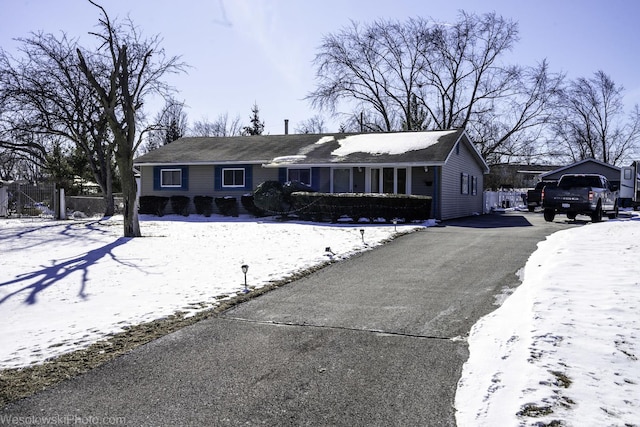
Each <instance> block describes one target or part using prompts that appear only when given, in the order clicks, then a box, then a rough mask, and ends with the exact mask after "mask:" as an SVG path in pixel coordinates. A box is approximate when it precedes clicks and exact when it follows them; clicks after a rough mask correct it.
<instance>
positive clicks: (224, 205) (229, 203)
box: [215, 196, 239, 217]
mask: <svg viewBox="0 0 640 427" xmlns="http://www.w3.org/2000/svg"><path fill="white" fill-rule="evenodd" d="M215 202H216V206H217V207H218V210H220V213H221V214H222V215H224V216H233V217H237V216H239V213H238V200H236V198H235V197H232V196H225V197H216V198H215Z"/></svg>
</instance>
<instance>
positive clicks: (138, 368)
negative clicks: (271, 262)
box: [0, 213, 571, 426]
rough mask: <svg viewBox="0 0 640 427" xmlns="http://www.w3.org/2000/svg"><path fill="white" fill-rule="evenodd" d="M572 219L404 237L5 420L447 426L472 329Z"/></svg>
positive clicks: (454, 224) (477, 223)
mask: <svg viewBox="0 0 640 427" xmlns="http://www.w3.org/2000/svg"><path fill="white" fill-rule="evenodd" d="M570 226H571V225H568V224H562V223H545V222H544V220H543V219H542V218H541V215H540V214H534V213H512V214H506V215H497V214H494V215H485V216H480V217H474V218H469V219H464V220H459V221H450V222H446V223H445V224H444V225H443V226H440V227H434V228H429V229H427V230H424V231H421V232H417V233H414V234H411V235H407V236H403V237H401V238H399V239H396V240H394V241H393V242H391V243H389V244H387V245H385V246H383V247H380V248H377V249H374V250H372V251H369V252H366V253H363V254H360V255H358V256H355V257H353V258H351V259H349V260H347V261H343V262H340V263H336V264H333V265H330V266H328V267H326V268H324V269H322V270H320V271H318V272H316V273H314V274H312V275H311V276H308V277H306V278H304V279H301V280H299V281H297V282H294V283H291V284H289V285H286V286H284V287H282V288H279V289H277V290H275V291H272V292H270V293H267V294H265V295H262V296H260V297H259V298H256V299H253V300H251V301H249V302H247V303H244V304H241V305H240V306H237V307H235V308H234V309H232V310H229V311H227V312H225V313H223V314H222V315H220V316H219V317H217V318H212V319H208V320H205V321H202V322H200V323H198V324H195V325H193V326H191V327H187V328H184V329H182V330H180V331H178V332H176V333H173V334H171V335H168V336H166V337H164V338H161V339H159V340H157V341H155V342H153V343H151V344H149V345H146V346H143V347H140V348H138V349H137V350H134V351H133V352H131V353H130V354H128V355H125V356H123V357H120V358H118V359H116V360H114V361H112V362H110V363H108V364H106V365H104V366H102V367H100V368H98V369H95V370H94V371H92V372H89V373H88V374H86V375H83V376H80V377H78V378H75V379H73V380H70V381H68V382H66V383H63V384H60V385H59V386H56V387H54V388H51V389H49V390H46V391H44V392H42V393H40V394H38V395H36V396H33V397H31V398H28V399H24V400H22V401H20V402H16V403H14V404H12V405H9V406H7V407H5V408H3V409H2V410H1V413H0V417H2V416H7V415H10V416H17V417H40V418H41V419H46V418H55V417H58V418H59V419H64V417H71V418H69V419H72V417H78V418H76V420H84V422H85V425H86V421H92V423H93V424H94V425H95V424H97V423H96V422H100V423H103V424H111V425H117V424H118V423H119V422H121V423H120V425H125V424H126V425H136V426H143V425H145V426H146V425H148V426H164V425H194V426H195V425H202V426H204V425H210V426H217V425H222V426H224V425H230V426H235V425H251V426H253V425H267V426H299V425H309V426H431V425H433V426H436V425H438V426H440V425H445V426H453V425H455V411H454V407H453V402H454V396H455V389H456V384H457V381H458V379H459V376H460V372H461V368H462V364H463V363H464V361H465V360H466V359H467V356H468V353H467V344H466V341H465V337H466V335H467V334H468V331H469V329H470V327H471V326H472V325H473V324H474V323H475V322H476V321H477V319H478V318H479V317H481V316H483V315H484V314H486V313H489V312H490V311H492V310H494V309H495V308H496V306H495V305H494V301H495V295H496V294H499V293H500V292H501V291H502V290H503V288H505V287H515V286H517V285H518V284H519V280H518V277H517V275H516V273H517V272H518V270H519V269H521V268H522V267H523V266H524V264H525V263H526V261H527V259H528V257H529V255H530V254H531V253H532V252H533V251H534V250H535V249H536V244H537V242H539V241H541V240H544V238H545V236H547V235H549V234H551V233H553V232H555V231H557V230H560V229H563V228H567V227H570ZM1 421H2V419H0V424H1ZM93 421H96V422H93Z"/></svg>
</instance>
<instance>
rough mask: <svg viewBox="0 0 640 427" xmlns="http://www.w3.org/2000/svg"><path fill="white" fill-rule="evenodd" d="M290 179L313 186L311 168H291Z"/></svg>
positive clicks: (289, 171)
mask: <svg viewBox="0 0 640 427" xmlns="http://www.w3.org/2000/svg"><path fill="white" fill-rule="evenodd" d="M288 173H289V179H288V180H289V181H298V182H301V183H303V184H306V185H308V186H311V169H289V170H288Z"/></svg>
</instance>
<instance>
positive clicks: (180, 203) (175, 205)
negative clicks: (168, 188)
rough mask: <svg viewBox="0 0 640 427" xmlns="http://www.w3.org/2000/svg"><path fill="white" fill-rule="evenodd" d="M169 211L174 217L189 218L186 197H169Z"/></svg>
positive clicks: (187, 199)
mask: <svg viewBox="0 0 640 427" xmlns="http://www.w3.org/2000/svg"><path fill="white" fill-rule="evenodd" d="M171 209H173V213H174V214H176V215H182V216H189V198H188V197H187V196H171Z"/></svg>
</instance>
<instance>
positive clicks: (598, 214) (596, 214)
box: [591, 203, 602, 222]
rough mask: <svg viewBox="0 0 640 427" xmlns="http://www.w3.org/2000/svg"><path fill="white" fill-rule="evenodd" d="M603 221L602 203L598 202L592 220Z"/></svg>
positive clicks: (592, 213)
mask: <svg viewBox="0 0 640 427" xmlns="http://www.w3.org/2000/svg"><path fill="white" fill-rule="evenodd" d="M600 221H602V205H600V203H598V206H597V207H596V210H595V211H593V212H591V222H600Z"/></svg>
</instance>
